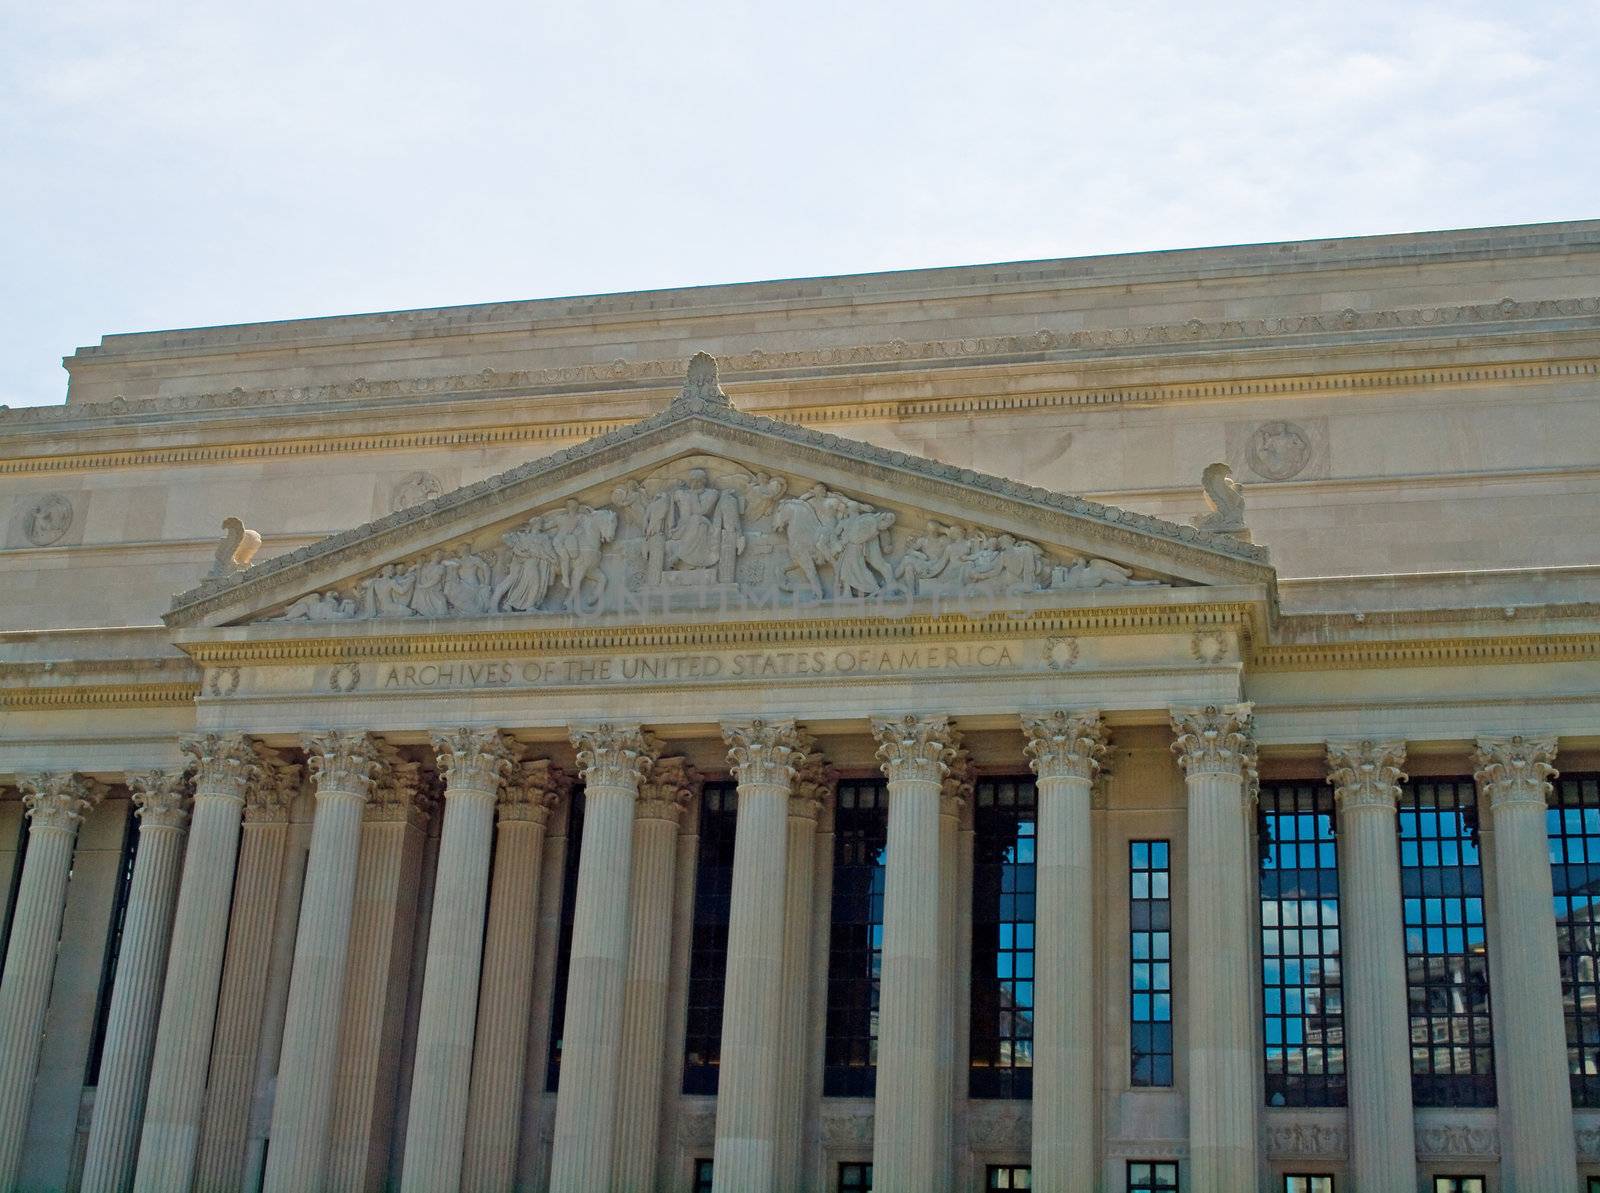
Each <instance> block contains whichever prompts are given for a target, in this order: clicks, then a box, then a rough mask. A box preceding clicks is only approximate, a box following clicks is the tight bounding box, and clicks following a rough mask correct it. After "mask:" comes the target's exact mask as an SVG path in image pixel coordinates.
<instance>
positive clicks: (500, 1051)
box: [461, 759, 570, 1193]
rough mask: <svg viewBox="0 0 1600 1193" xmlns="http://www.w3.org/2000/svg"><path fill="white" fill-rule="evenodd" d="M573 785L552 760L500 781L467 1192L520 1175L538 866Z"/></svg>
mask: <svg viewBox="0 0 1600 1193" xmlns="http://www.w3.org/2000/svg"><path fill="white" fill-rule="evenodd" d="M569 789H570V784H569V783H568V782H567V779H566V776H565V775H564V774H563V773H562V772H561V771H560V770H559V769H558V768H555V767H552V766H551V765H550V763H549V762H548V761H547V760H542V759H541V760H538V761H532V762H524V763H523V764H522V765H521V767H520V768H518V769H517V770H516V771H514V772H513V777H512V778H510V779H508V780H507V782H506V784H505V786H504V787H503V788H501V798H500V802H499V804H498V805H497V807H496V817H497V827H496V829H495V846H494V873H493V877H492V880H491V882H492V885H491V887H490V890H489V926H488V930H487V931H486V932H485V934H484V944H483V977H482V981H481V982H480V984H479V989H478V1037H477V1041H476V1043H475V1044H474V1047H473V1059H472V1082H471V1085H470V1086H469V1092H468V1096H467V1135H466V1147H465V1154H464V1156H463V1160H462V1172H461V1188H462V1189H463V1190H464V1191H466V1193H510V1191H511V1190H512V1189H513V1188H514V1186H515V1183H516V1169H517V1140H518V1128H519V1127H520V1125H521V1120H522V1101H523V1097H522V1095H523V1084H524V1081H525V1077H524V1070H525V1067H526V1064H527V1052H528V1007H529V1005H530V1004H531V1002H532V1001H533V964H534V949H533V945H534V935H535V934H534V925H535V924H537V923H538V919H539V871H540V865H541V862H542V860H543V857H544V837H545V828H546V826H547V825H548V824H549V820H550V814H551V812H552V810H553V809H554V808H555V806H556V804H557V802H558V801H559V800H561V799H563V798H565V797H566V794H567V792H568V790H569Z"/></svg>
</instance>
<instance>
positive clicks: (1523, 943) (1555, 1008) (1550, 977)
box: [1473, 736, 1577, 1193]
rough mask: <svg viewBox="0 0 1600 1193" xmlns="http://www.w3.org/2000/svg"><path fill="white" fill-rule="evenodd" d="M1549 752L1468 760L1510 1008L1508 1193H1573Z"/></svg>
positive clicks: (1493, 752)
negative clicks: (1558, 1192) (1487, 835)
mask: <svg viewBox="0 0 1600 1193" xmlns="http://www.w3.org/2000/svg"><path fill="white" fill-rule="evenodd" d="M1555 756H1556V739H1555V738H1554V737H1538V738H1529V737H1521V736H1515V737H1482V738H1479V739H1478V752H1477V756H1476V757H1475V758H1474V759H1473V761H1474V763H1475V764H1476V767H1477V770H1476V772H1475V775H1474V777H1475V778H1476V779H1477V780H1478V790H1479V791H1480V792H1481V793H1482V795H1483V798H1484V800H1485V801H1487V803H1488V804H1489V807H1490V809H1491V812H1492V817H1493V824H1494V832H1493V848H1494V890H1495V899H1496V911H1497V913H1498V914H1497V920H1498V922H1497V924H1496V928H1497V929H1498V932H1499V936H1500V950H1499V960H1500V963H1501V968H1500V974H1499V976H1498V981H1497V985H1496V989H1495V997H1496V998H1498V999H1500V1000H1502V1002H1503V1003H1504V1005H1505V1006H1507V1007H1510V1008H1513V1011H1512V1013H1511V1014H1509V1015H1504V1016H1502V1017H1501V1018H1500V1020H1499V1022H1500V1024H1501V1026H1502V1028H1503V1029H1504V1030H1503V1031H1502V1032H1501V1035H1500V1038H1499V1039H1498V1040H1496V1041H1495V1044H1496V1047H1495V1051H1496V1053H1497V1054H1498V1059H1499V1062H1500V1065H1501V1068H1502V1077H1503V1085H1502V1088H1503V1089H1504V1090H1505V1094H1506V1097H1505V1101H1504V1102H1503V1103H1502V1104H1501V1107H1500V1113H1501V1115H1502V1116H1505V1117H1506V1118H1508V1119H1509V1120H1510V1121H1509V1123H1508V1126H1507V1128H1506V1129H1502V1131H1501V1138H1502V1139H1504V1140H1505V1141H1506V1142H1505V1155H1504V1157H1503V1158H1502V1160H1501V1169H1500V1182H1501V1188H1503V1189H1504V1190H1505V1191H1506V1193H1545V1191H1546V1190H1550V1189H1570V1188H1571V1187H1572V1185H1573V1182H1574V1179H1575V1173H1576V1171H1577V1148H1576V1144H1575V1141H1574V1139H1573V1130H1572V1087H1571V1085H1570V1083H1569V1078H1568V1076H1567V1039H1566V1025H1565V1020H1564V1018H1563V1012H1562V1002H1561V962H1560V958H1559V956H1558V954H1557V951H1556V923H1555V913H1554V910H1553V906H1554V904H1553V900H1554V893H1553V891H1552V888H1551V881H1550V853H1549V845H1548V842H1547V837H1546V829H1545V807H1546V801H1547V799H1548V798H1549V795H1550V780H1551V779H1552V778H1554V777H1555V775H1556V769H1555V767H1554V766H1552V765H1551V763H1553V762H1554V761H1555Z"/></svg>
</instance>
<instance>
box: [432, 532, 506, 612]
mask: <svg viewBox="0 0 1600 1193" xmlns="http://www.w3.org/2000/svg"><path fill="white" fill-rule="evenodd" d="M444 569H445V576H444V597H445V600H446V601H447V602H449V605H450V611H451V612H452V613H460V614H463V615H465V616H468V617H471V616H475V615H478V614H482V613H487V612H489V598H490V597H492V596H493V595H494V586H493V584H492V582H491V574H492V573H491V571H490V568H489V561H488V560H487V559H485V558H484V557H483V556H481V555H479V554H478V553H477V552H476V551H472V550H470V549H469V550H466V551H463V552H462V553H461V554H460V555H458V556H456V557H455V558H454V559H446V560H445V561H444Z"/></svg>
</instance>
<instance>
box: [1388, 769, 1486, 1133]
mask: <svg viewBox="0 0 1600 1193" xmlns="http://www.w3.org/2000/svg"><path fill="white" fill-rule="evenodd" d="M1477 806H1478V805H1477V790H1476V788H1475V786H1474V785H1473V782H1472V780H1471V779H1421V780H1414V781H1412V782H1410V783H1408V784H1407V785H1406V786H1405V789H1404V790H1403V792H1402V794H1401V798H1400V891H1401V895H1402V896H1403V899H1404V906H1405V932H1406V985H1407V992H1408V995H1409V1000H1410V1004H1411V1088H1412V1095H1413V1097H1414V1099H1415V1101H1416V1104H1417V1105H1418V1106H1493V1105H1494V1099H1495V1094H1494V1036H1493V1031H1492V1029H1491V1027H1490V1021H1489V953H1488V947H1487V943H1486V940H1485V937H1484V927H1483V869H1482V867H1481V866H1480V865H1479V861H1478V843H1477Z"/></svg>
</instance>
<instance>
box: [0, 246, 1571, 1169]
mask: <svg viewBox="0 0 1600 1193" xmlns="http://www.w3.org/2000/svg"><path fill="white" fill-rule="evenodd" d="M66 365H67V369H68V371H69V373H70V377H71V381H70V387H69V391H68V400H67V402H66V403H65V404H64V405H62V406H59V407H52V408H47V409H38V410H18V411H9V412H0V535H3V538H0V898H3V899H4V903H3V904H0V940H3V944H4V957H5V962H4V973H3V979H0V1189H21V1190H30V1191H31V1190H80V1189H81V1190H85V1191H90V1190H92V1191H95V1193H107V1191H113V1190H116V1191H120V1190H125V1189H135V1190H139V1191H140V1193H170V1191H173V1190H184V1191H187V1190H196V1191H202V1190H203V1191H207V1193H213V1191H228V1190H236V1189H248V1190H257V1189H266V1190H269V1191H272V1193H280V1191H282V1193H286V1191H289V1190H307V1189H323V1190H351V1191H356V1190H360V1191H363V1193H365V1191H371V1190H381V1189H389V1188H395V1189H399V1190H403V1191H404V1193H446V1191H454V1190H472V1191H479V1190H482V1191H490V1190H492V1191H497V1193H498V1191H509V1190H546V1189H548V1190H551V1191H552V1193H577V1191H580V1190H584V1191H589V1190H606V1189H615V1190H624V1191H630V1193H631V1191H635V1190H659V1191H661V1193H691V1191H692V1193H701V1191H702V1190H715V1191H716V1193H735V1191H739V1193H743V1191H746V1190H750V1191H760V1190H775V1191H776V1190H781V1191H786V1193H787V1191H792V1190H793V1191H799V1190H805V1191H812V1190H815V1191H817V1193H821V1191H824V1190H827V1191H831V1190H836V1189H837V1190H861V1189H867V1188H873V1189H876V1190H878V1191H879V1193H884V1191H890V1193H913V1191H915V1193H922V1191H924V1190H950V1191H952V1193H954V1191H962V1193H965V1191H968V1190H979V1189H1009V1188H1030V1187H1031V1188H1035V1189H1048V1190H1062V1191H1070V1193H1090V1191H1100V1193H1153V1191H1155V1190H1163V1191H1169V1193H1170V1191H1171V1190H1182V1191H1183V1193H1238V1191H1240V1190H1263V1191H1278V1190H1285V1191H1287V1193H1329V1191H1330V1190H1333V1189H1338V1190H1340V1191H1341V1193H1352V1191H1358V1193H1413V1191H1415V1190H1422V1191H1424V1193H1483V1191H1497V1193H1551V1191H1553V1190H1567V1191H1570V1190H1579V1191H1582V1190H1593V1189H1595V1188H1600V978H1597V977H1596V967H1597V958H1600V935H1597V933H1600V928H1597V926H1596V922H1595V911H1594V897H1593V895H1592V894H1591V891H1592V890H1595V889H1597V887H1600V588H1597V580H1600V530H1597V527H1600V221H1596V222H1580V223H1567V224H1550V225H1535V226H1528V227H1513V228H1496V229H1484V230H1477V231H1468V232H1448V233H1425V234H1417V235H1404V236H1389V237H1372V238H1363V239H1353V240H1333V241H1324V242H1307V243H1295V244H1281V245H1264V246H1250V247H1243V248H1229V249H1203V250H1192V251H1183V252H1172V253H1150V254H1136V255H1128V256H1119V257H1103V258H1091V259H1082V260H1064V261H1045V262H1030V263H1023V264H1016V265H999V266H981V267H971V268H961V269H942V270H928V271H919V272H908V273H899V274H886V275H870V276H857V277H839V278H822V279H811V280H802V281H786V282H764V283H756V284H751V285H732V286H718V287H704V288H697V289H687V290H675V291H657V292H644V293H636V294H619V295H610V296H602V297H591V298H576V299H552V300H544V301H535V302H517V303H504V304H496V305H491V306H481V307H463V308H446V309H438V310H427V311H407V312H397V313H391V314H382V315H357V316H348V317H339V318H330V319H313V320H301V321H293V322H287V323H273V324H257V325H248V326H238V327H219V328H207V329H199V330H192V331H176V332H159V333H149V334H138V335H117V336H109V337H106V338H105V339H104V340H103V341H102V342H101V344H100V345H98V346H96V347H92V348H83V349H80V350H79V351H78V352H77V353H75V354H74V355H73V356H71V357H69V358H68V359H67V361H66ZM175 594H176V595H175Z"/></svg>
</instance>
